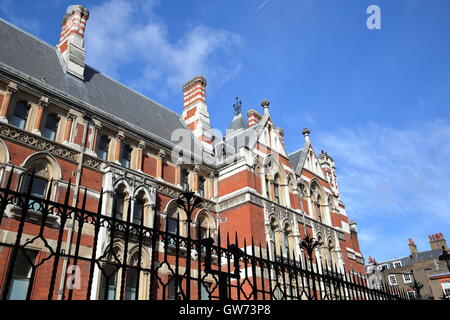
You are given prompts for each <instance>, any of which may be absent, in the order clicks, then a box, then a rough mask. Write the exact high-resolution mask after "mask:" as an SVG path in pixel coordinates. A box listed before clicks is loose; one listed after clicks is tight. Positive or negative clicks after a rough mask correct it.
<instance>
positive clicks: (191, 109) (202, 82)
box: [182, 76, 213, 152]
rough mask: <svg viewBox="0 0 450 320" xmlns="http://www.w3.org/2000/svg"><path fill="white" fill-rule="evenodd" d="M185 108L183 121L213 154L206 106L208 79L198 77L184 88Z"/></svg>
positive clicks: (205, 148)
mask: <svg viewBox="0 0 450 320" xmlns="http://www.w3.org/2000/svg"><path fill="white" fill-rule="evenodd" d="M183 93H184V108H183V114H182V119H183V120H184V121H185V122H186V124H187V126H188V127H189V129H190V130H191V131H192V133H193V134H194V136H195V137H196V138H197V139H198V140H199V141H200V142H201V144H202V146H203V148H204V150H205V151H208V152H212V150H213V147H212V134H211V124H210V121H209V113H208V108H207V106H206V79H205V78H203V77H201V76H197V77H194V78H193V79H191V80H189V81H188V82H186V83H185V84H184V86H183Z"/></svg>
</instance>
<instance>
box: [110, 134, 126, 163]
mask: <svg viewBox="0 0 450 320" xmlns="http://www.w3.org/2000/svg"><path fill="white" fill-rule="evenodd" d="M123 138H125V134H124V133H123V131H119V132H118V133H117V134H116V138H115V142H114V147H115V148H114V156H113V159H112V160H113V161H114V162H115V163H117V164H120V147H121V145H122V140H123Z"/></svg>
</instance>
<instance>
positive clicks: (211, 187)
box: [206, 172, 214, 199]
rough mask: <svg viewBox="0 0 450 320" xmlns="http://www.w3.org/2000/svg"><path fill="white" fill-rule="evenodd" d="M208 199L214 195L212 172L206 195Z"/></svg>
mask: <svg viewBox="0 0 450 320" xmlns="http://www.w3.org/2000/svg"><path fill="white" fill-rule="evenodd" d="M206 196H207V197H208V199H211V198H213V197H214V173H213V172H211V173H210V174H209V176H208V193H207V195H206Z"/></svg>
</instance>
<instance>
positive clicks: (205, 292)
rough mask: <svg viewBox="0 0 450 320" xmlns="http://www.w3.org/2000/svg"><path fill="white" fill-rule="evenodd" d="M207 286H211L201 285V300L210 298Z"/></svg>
mask: <svg viewBox="0 0 450 320" xmlns="http://www.w3.org/2000/svg"><path fill="white" fill-rule="evenodd" d="M206 286H208V288H210V286H209V285H208V284H202V285H201V297H200V299H201V300H209V291H208V289H207V287H206Z"/></svg>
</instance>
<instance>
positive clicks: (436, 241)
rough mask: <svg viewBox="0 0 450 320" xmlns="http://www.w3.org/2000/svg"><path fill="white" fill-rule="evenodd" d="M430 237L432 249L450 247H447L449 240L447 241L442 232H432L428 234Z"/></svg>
mask: <svg viewBox="0 0 450 320" xmlns="http://www.w3.org/2000/svg"><path fill="white" fill-rule="evenodd" d="M428 239H429V240H430V247H431V250H442V247H444V249H446V250H447V249H448V247H447V241H445V238H444V235H443V234H442V232H441V233H435V234H430V235H429V236H428Z"/></svg>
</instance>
